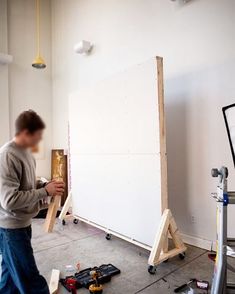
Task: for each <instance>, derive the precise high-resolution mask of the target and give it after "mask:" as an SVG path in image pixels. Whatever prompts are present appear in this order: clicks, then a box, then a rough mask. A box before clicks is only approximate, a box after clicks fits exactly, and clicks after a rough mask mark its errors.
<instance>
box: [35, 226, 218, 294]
mask: <svg viewBox="0 0 235 294" xmlns="http://www.w3.org/2000/svg"><path fill="white" fill-rule="evenodd" d="M43 222H44V220H34V221H33V240H32V243H33V247H34V253H35V258H36V261H37V264H38V267H39V270H40V272H41V273H42V274H43V275H44V276H45V277H46V279H47V280H48V281H49V279H50V274H51V270H52V269H53V268H57V269H60V270H61V273H62V276H64V275H65V274H66V270H65V268H66V265H75V264H76V263H77V262H80V264H81V269H84V268H87V267H91V266H96V265H97V266H98V265H101V264H105V263H112V264H113V265H115V266H117V267H118V268H119V269H120V270H121V274H120V275H118V276H116V277H114V278H113V279H112V281H111V282H110V283H108V284H105V285H104V293H107V294H134V293H141V294H160V293H161V294H163V293H164V294H165V293H166V294H167V293H173V290H174V288H175V287H177V286H180V285H182V284H184V283H185V282H187V281H188V280H190V279H191V278H197V279H203V280H208V281H211V277H212V272H213V262H211V261H210V260H209V259H208V257H207V252H206V251H205V250H202V249H199V248H196V247H193V246H188V250H187V255H186V258H185V260H183V261H182V260H179V258H178V257H176V258H173V259H171V260H169V262H168V263H163V264H161V265H160V266H159V267H158V269H157V273H156V275H150V274H149V273H148V272H147V260H148V255H149V253H148V252H147V251H145V250H143V249H141V248H139V247H136V246H134V245H132V244H129V243H128V242H125V241H122V240H120V239H118V238H115V237H113V238H112V240H110V241H107V240H106V239H105V234H104V232H101V231H99V230H97V229H95V228H93V227H90V226H89V225H87V224H84V223H81V222H79V223H78V224H77V225H75V224H73V223H72V222H69V223H68V224H66V226H62V225H61V224H60V223H59V222H58V223H57V224H56V226H55V229H54V232H53V233H50V234H45V233H44V232H43V230H42V224H43ZM59 293H60V294H63V293H68V292H67V291H66V290H65V289H64V288H63V287H60V292H59ZM78 293H81V294H82V293H89V292H88V290H86V289H81V290H79V291H78ZM195 293H204V292H203V291H198V292H195Z"/></svg>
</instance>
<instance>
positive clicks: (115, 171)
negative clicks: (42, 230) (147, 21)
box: [69, 58, 162, 246]
mask: <svg viewBox="0 0 235 294" xmlns="http://www.w3.org/2000/svg"><path fill="white" fill-rule="evenodd" d="M69 121H70V155H71V176H72V194H73V210H74V214H75V215H78V216H80V217H82V218H84V219H87V220H90V221H92V222H94V223H96V224H98V225H100V226H102V227H104V228H107V229H110V230H112V231H114V232H117V233H119V234H121V235H124V236H125V237H128V238H130V239H133V240H136V241H138V242H140V243H143V244H146V245H148V246H152V245H153V242H154V238H155V235H156V232H157V229H158V225H159V222H160V218H161V212H162V207H161V159H160V140H159V137H160V135H159V110H158V81H157V64H156V58H152V59H151V60H149V61H147V62H145V63H143V64H139V65H136V66H134V67H132V68H130V69H127V70H126V71H124V72H121V73H118V74H116V75H114V76H112V77H110V78H108V79H106V80H104V81H102V82H99V83H98V84H96V85H94V86H93V87H92V88H89V89H82V90H80V91H79V92H77V93H73V94H71V96H70V107H69Z"/></svg>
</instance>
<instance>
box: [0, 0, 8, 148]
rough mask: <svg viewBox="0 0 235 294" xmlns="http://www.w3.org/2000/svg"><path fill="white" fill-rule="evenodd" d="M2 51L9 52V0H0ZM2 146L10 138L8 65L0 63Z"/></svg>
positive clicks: (0, 39)
mask: <svg viewBox="0 0 235 294" xmlns="http://www.w3.org/2000/svg"><path fill="white" fill-rule="evenodd" d="M0 53H4V54H7V53H8V35H7V0H1V1H0ZM0 126H4V127H2V128H1V131H0V146H1V145H3V144H4V143H5V142H6V141H8V140H9V87H8V65H1V64H0Z"/></svg>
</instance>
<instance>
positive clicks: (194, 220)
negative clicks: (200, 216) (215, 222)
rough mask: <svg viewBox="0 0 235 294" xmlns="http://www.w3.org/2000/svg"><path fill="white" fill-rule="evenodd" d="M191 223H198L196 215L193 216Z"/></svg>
mask: <svg viewBox="0 0 235 294" xmlns="http://www.w3.org/2000/svg"><path fill="white" fill-rule="evenodd" d="M191 223H192V224H195V223H196V217H195V215H191Z"/></svg>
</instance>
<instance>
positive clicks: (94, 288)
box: [89, 269, 103, 294]
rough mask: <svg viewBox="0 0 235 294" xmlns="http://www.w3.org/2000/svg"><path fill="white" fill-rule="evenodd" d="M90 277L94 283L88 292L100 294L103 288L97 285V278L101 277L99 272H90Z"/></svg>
mask: <svg viewBox="0 0 235 294" xmlns="http://www.w3.org/2000/svg"><path fill="white" fill-rule="evenodd" d="M90 275H91V277H92V279H93V281H94V284H91V285H90V286H89V291H90V293H91V294H93V293H94V294H102V293H103V286H102V285H101V284H100V283H99V277H100V276H101V272H100V271H99V270H97V269H95V270H93V271H91V272H90Z"/></svg>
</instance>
